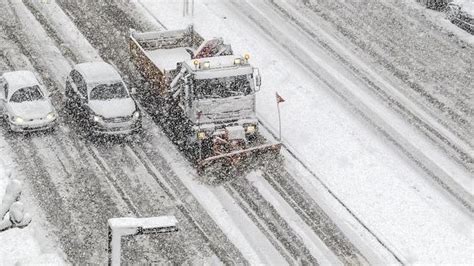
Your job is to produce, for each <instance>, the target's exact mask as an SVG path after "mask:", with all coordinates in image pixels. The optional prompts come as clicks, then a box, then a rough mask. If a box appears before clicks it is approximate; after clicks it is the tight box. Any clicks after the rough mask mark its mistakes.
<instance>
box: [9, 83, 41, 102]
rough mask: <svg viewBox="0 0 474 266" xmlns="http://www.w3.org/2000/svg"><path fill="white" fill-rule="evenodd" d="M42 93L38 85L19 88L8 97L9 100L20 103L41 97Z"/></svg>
mask: <svg viewBox="0 0 474 266" xmlns="http://www.w3.org/2000/svg"><path fill="white" fill-rule="evenodd" d="M43 97H44V96H43V93H42V92H41V89H40V87H39V86H38V85H35V86H31V87H25V88H21V89H19V90H17V91H15V92H14V93H13V94H12V96H11V97H10V102H15V103H21V102H30V101H38V100H41V99H43Z"/></svg>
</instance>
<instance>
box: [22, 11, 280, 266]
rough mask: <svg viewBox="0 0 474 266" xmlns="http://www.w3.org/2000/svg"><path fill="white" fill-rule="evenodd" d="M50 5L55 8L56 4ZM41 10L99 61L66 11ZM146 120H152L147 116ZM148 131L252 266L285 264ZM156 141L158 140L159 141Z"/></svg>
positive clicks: (221, 193)
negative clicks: (68, 19) (68, 18)
mask: <svg viewBox="0 0 474 266" xmlns="http://www.w3.org/2000/svg"><path fill="white" fill-rule="evenodd" d="M50 4H51V5H56V4H55V3H50ZM18 8H21V7H18ZM41 9H42V10H43V11H45V10H46V11H45V12H51V13H50V17H49V18H48V20H50V21H51V23H52V24H53V25H61V24H64V25H69V26H68V30H69V31H71V32H72V35H62V36H61V38H64V40H63V41H65V42H66V43H72V41H73V40H72V39H71V38H73V37H71V36H75V37H78V38H80V39H79V40H76V42H77V43H76V44H75V45H74V47H73V48H74V50H75V49H81V56H82V57H83V58H82V59H83V60H86V61H87V60H96V59H97V58H100V56H99V55H98V53H97V51H96V50H94V49H93V48H92V46H90V44H88V43H86V42H87V40H85V39H84V37H83V36H82V34H80V33H79V31H78V29H77V28H75V27H72V26H71V24H70V23H68V22H65V21H67V18H66V17H65V14H64V13H63V12H59V11H60V10H58V9H57V8H55V7H49V8H41ZM42 35H43V36H42V37H41V39H45V37H44V34H42ZM46 39H47V38H46ZM48 41H50V40H48ZM75 52H76V51H75ZM52 57H55V58H56V59H57V60H59V62H61V63H65V62H64V61H65V59H64V58H63V57H62V56H61V55H60V54H55V55H54V56H52ZM53 67H54V66H53ZM69 68H70V67H69V66H68V67H64V68H63V70H62V71H58V74H59V75H62V73H63V72H64V71H67V70H68V69H69ZM145 119H150V118H149V117H145ZM144 124H145V126H144V127H147V126H146V125H150V124H153V123H144ZM146 130H150V131H152V132H153V135H154V136H157V137H158V138H159V139H162V140H163V141H160V143H153V145H152V146H151V147H150V148H153V149H155V147H166V148H164V149H165V150H168V151H169V152H167V153H166V154H163V156H164V157H165V159H167V161H168V162H169V163H170V165H171V166H174V167H173V169H174V170H175V171H176V173H177V174H178V176H180V177H181V180H182V181H183V183H184V184H185V185H186V187H187V188H188V189H189V190H190V192H191V193H192V194H193V195H194V197H196V199H197V200H198V202H199V203H200V204H201V205H202V206H203V207H204V208H205V209H206V210H207V211H208V213H209V215H210V216H211V217H212V218H213V219H214V220H215V221H216V223H217V224H218V225H219V227H220V228H221V230H223V232H224V233H225V234H226V235H227V237H228V238H229V239H230V241H231V242H232V243H233V244H234V245H235V246H236V247H237V248H238V249H239V250H240V251H241V252H242V254H243V255H244V257H245V258H246V259H247V260H248V261H249V262H250V263H251V264H267V265H282V264H286V260H285V259H284V258H283V257H282V255H281V254H280V253H279V252H278V251H277V250H276V249H275V247H274V246H273V245H272V244H271V243H270V241H268V239H267V238H266V237H265V236H264V235H263V233H262V232H261V231H260V230H259V229H258V228H257V227H256V226H255V225H254V224H253V223H252V221H251V220H250V219H249V218H248V217H247V216H246V215H245V213H244V212H243V211H242V210H241V209H240V208H239V207H238V204H237V203H235V202H234V200H233V199H232V198H231V197H230V195H228V193H227V192H225V190H224V189H223V188H216V189H211V188H208V187H207V186H206V185H204V184H200V183H199V182H198V181H197V180H195V179H194V178H193V177H194V175H193V174H191V173H192V172H194V170H192V168H191V167H190V166H189V165H188V163H187V161H185V162H180V161H182V160H183V157H182V156H181V155H179V153H178V151H176V149H175V148H174V146H173V144H171V143H169V141H167V137H166V135H164V133H162V132H161V131H160V130H159V129H158V128H157V127H156V126H152V127H151V128H149V129H146ZM154 140H155V141H157V138H155V139H154ZM37 144H41V143H37ZM40 151H41V152H42V151H43V150H42V149H40ZM171 157H172V158H171Z"/></svg>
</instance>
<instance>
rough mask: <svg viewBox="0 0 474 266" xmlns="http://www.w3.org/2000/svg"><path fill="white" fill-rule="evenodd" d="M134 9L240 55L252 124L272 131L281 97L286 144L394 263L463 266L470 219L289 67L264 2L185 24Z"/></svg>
mask: <svg viewBox="0 0 474 266" xmlns="http://www.w3.org/2000/svg"><path fill="white" fill-rule="evenodd" d="M140 3H142V4H143V5H144V6H145V7H146V8H147V9H148V10H149V11H150V12H151V13H152V14H153V15H154V16H155V17H156V18H158V19H159V20H160V21H161V23H163V24H164V25H166V26H167V27H168V28H182V27H184V26H185V25H187V24H188V23H191V22H193V23H194V24H195V25H196V26H197V29H198V30H199V31H200V32H203V34H204V35H205V36H207V37H213V36H223V37H224V38H225V39H226V40H227V41H228V42H230V43H232V44H233V46H234V49H236V50H238V51H240V52H242V53H243V52H245V51H249V52H250V53H251V54H252V55H253V59H252V62H253V63H254V64H255V65H257V66H259V67H260V68H261V71H262V73H263V78H264V86H263V88H262V91H261V93H260V95H259V99H258V104H259V112H260V115H261V118H263V120H264V121H265V122H267V123H269V124H270V125H271V127H272V128H273V129H274V130H275V129H277V128H278V127H277V121H276V119H275V105H274V102H273V100H274V93H275V91H278V92H279V93H280V94H282V95H283V96H284V97H286V100H287V101H286V102H285V103H284V104H283V105H282V119H283V135H284V142H285V144H286V145H288V146H289V147H291V149H292V150H293V151H294V152H295V153H296V154H297V156H298V157H299V158H301V159H302V160H303V161H304V162H305V163H306V164H307V165H308V166H309V167H310V168H311V169H312V170H313V171H314V172H315V173H318V176H319V177H320V178H321V179H322V180H323V182H324V183H326V184H327V185H328V187H329V188H330V189H331V190H332V191H333V192H334V193H335V194H336V195H337V196H338V197H339V198H340V199H341V200H342V201H343V202H344V203H345V204H347V205H348V206H349V208H350V209H351V210H352V211H353V212H354V213H355V215H357V217H359V218H360V219H361V220H362V221H363V222H364V223H365V224H366V225H367V226H368V227H369V228H371V229H372V230H373V231H374V232H376V234H377V235H378V237H379V238H381V239H383V242H384V243H385V244H386V245H387V246H388V247H389V248H390V249H392V250H393V251H394V253H395V254H397V256H399V257H400V259H401V260H402V262H404V263H416V262H418V263H423V262H425V263H427V262H436V263H448V262H459V263H467V262H469V261H471V259H472V256H471V254H472V251H473V249H472V245H471V243H472V235H471V234H470V233H469V231H470V230H469V227H470V225H472V222H473V220H472V215H471V213H470V212H469V211H466V210H465V209H464V208H462V207H460V206H459V204H457V203H456V202H455V201H454V200H453V198H451V197H450V196H449V195H447V193H445V192H444V191H443V189H442V188H440V187H438V186H437V185H436V184H434V182H432V181H430V180H431V178H430V177H429V176H426V173H425V172H423V171H422V170H420V169H419V168H418V166H417V165H416V164H414V163H413V161H412V159H410V158H407V157H405V156H404V155H403V154H400V152H398V151H397V149H396V148H395V147H394V146H393V145H392V144H390V143H389V142H388V141H387V140H386V139H385V138H384V136H381V135H380V134H378V133H377V131H376V130H373V129H371V128H370V126H368V125H367V124H366V122H365V121H364V119H361V117H360V116H358V115H355V114H354V110H353V109H352V108H347V106H344V103H343V102H341V100H340V99H339V98H338V97H337V96H335V95H334V94H333V93H331V90H330V89H328V88H327V85H326V84H325V83H324V82H322V81H321V79H318V78H314V75H313V73H311V72H308V70H307V69H305V68H304V67H302V64H304V63H307V62H301V61H297V60H293V58H292V56H291V55H290V54H288V53H287V52H286V51H285V50H284V49H282V47H281V46H280V44H279V43H278V41H279V38H287V37H286V36H285V37H283V36H282V35H275V32H272V31H269V30H270V25H275V26H276V25H278V27H277V28H278V29H286V31H285V30H282V31H281V32H280V34H289V35H290V36H291V35H295V34H297V33H298V32H297V31H295V30H291V29H289V28H291V25H288V23H287V22H285V21H284V20H283V19H282V18H280V17H279V16H278V14H275V13H272V11H271V8H268V6H266V5H265V3H264V2H252V1H219V2H216V1H202V2H199V3H196V6H195V11H194V17H193V18H191V17H184V18H183V16H182V9H181V8H182V6H180V5H177V4H171V3H169V2H167V1H153V2H152V1H147V0H141V1H140ZM249 18H250V19H249ZM260 25H265V28H264V29H261V28H259V27H260ZM293 38H298V36H296V37H293ZM300 38H301V37H300ZM292 41H294V42H297V43H298V44H299V47H292V48H294V49H295V50H294V52H295V53H298V50H297V49H299V48H300V47H301V48H304V49H306V50H307V51H311V53H316V54H319V55H320V57H319V58H326V57H327V56H326V55H325V54H326V52H325V51H324V50H322V49H321V48H320V47H316V46H314V45H312V43H308V42H307V41H306V40H305V39H302V40H299V39H296V40H292ZM286 44H287V45H292V43H286ZM329 62H332V63H330V64H331V65H332V64H335V63H334V61H333V60H332V61H329ZM315 63H316V64H314V65H312V67H313V68H314V69H315V70H316V71H317V72H318V73H321V70H320V69H324V70H328V66H326V62H325V61H324V59H322V60H321V61H319V62H318V61H316V62H315ZM336 63H337V62H336ZM332 67H333V68H332V70H330V72H329V77H328V75H327V74H326V75H321V78H322V79H329V80H330V81H331V82H334V81H335V80H334V79H330V76H336V77H338V79H339V80H336V82H338V83H339V84H340V83H341V82H342V84H341V85H342V86H349V87H351V86H352V88H353V89H354V90H355V89H357V87H358V86H363V85H361V83H360V82H357V80H356V79H354V78H351V76H350V75H347V71H346V70H345V67H344V66H341V65H339V66H338V65H337V64H336V65H335V66H334V65H332ZM344 80H346V81H344ZM351 83H352V84H351ZM336 86H337V85H336ZM404 126H406V127H409V125H408V124H406V125H404ZM466 175H467V176H469V174H466ZM440 228H442V230H440ZM439 239H443V241H438V240H439Z"/></svg>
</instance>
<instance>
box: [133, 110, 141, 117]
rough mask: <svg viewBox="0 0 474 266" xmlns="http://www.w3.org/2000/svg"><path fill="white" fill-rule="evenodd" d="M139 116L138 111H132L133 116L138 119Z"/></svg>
mask: <svg viewBox="0 0 474 266" xmlns="http://www.w3.org/2000/svg"><path fill="white" fill-rule="evenodd" d="M139 117H140V112H139V111H135V113H133V118H135V119H138V118H139Z"/></svg>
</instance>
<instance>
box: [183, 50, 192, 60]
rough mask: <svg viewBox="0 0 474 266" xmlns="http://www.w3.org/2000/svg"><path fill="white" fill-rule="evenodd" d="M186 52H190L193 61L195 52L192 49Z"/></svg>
mask: <svg viewBox="0 0 474 266" xmlns="http://www.w3.org/2000/svg"><path fill="white" fill-rule="evenodd" d="M185 50H186V52H188V54H189V55H190V56H191V58H192V59H193V58H194V52H193V50H191V49H190V48H185Z"/></svg>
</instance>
